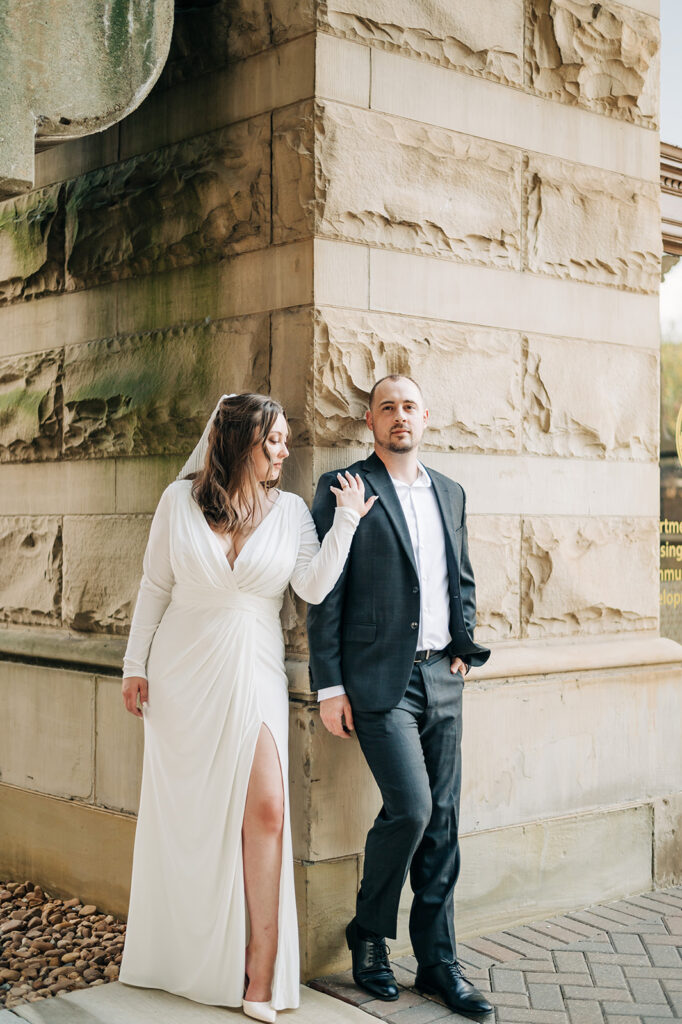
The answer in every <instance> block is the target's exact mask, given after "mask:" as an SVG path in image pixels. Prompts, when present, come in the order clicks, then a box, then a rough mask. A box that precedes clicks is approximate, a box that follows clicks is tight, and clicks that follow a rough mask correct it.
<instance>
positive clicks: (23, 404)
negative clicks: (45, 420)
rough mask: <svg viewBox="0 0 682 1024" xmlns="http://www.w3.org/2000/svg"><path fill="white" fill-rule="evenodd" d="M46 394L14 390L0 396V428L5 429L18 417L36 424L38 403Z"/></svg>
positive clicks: (38, 409)
mask: <svg viewBox="0 0 682 1024" xmlns="http://www.w3.org/2000/svg"><path fill="white" fill-rule="evenodd" d="M47 393H48V392H47V391H27V390H26V389H25V388H15V389H14V390H13V391H6V392H5V393H4V394H0V427H6V426H7V425H8V424H9V423H11V422H12V421H13V420H16V419H17V418H19V417H21V418H23V419H25V420H29V419H30V420H33V421H35V422H36V423H38V419H39V413H40V403H41V402H42V400H43V399H44V398H45V396H46V395H47Z"/></svg>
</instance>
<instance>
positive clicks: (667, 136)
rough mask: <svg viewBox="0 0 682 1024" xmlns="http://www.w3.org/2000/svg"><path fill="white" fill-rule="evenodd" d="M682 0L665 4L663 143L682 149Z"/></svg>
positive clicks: (662, 36) (662, 78) (662, 104)
mask: <svg viewBox="0 0 682 1024" xmlns="http://www.w3.org/2000/svg"><path fill="white" fill-rule="evenodd" d="M681 58H682V0H661V140H662V141H663V142H672V143H673V145H675V146H682V59H681Z"/></svg>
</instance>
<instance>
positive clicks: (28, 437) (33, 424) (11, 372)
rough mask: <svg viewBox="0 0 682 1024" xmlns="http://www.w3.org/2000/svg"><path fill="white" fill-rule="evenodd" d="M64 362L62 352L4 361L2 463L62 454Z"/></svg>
mask: <svg viewBox="0 0 682 1024" xmlns="http://www.w3.org/2000/svg"><path fill="white" fill-rule="evenodd" d="M61 363H62V353H61V352H60V351H52V352H44V353H43V352H41V353H39V354H36V355H25V356H24V355H22V356H14V357H12V358H9V359H3V360H1V361H0V462H15V461H17V462H33V461H35V460H39V459H49V458H54V457H56V456H57V455H59V451H60V447H61V437H60V427H61V409H60V404H61V400H60V397H59V383H60V380H59V378H60V374H61Z"/></svg>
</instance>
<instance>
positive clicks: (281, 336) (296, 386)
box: [270, 306, 315, 472]
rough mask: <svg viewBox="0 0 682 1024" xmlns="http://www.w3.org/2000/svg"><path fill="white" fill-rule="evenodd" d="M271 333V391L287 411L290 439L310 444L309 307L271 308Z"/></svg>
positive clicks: (312, 396) (311, 356)
mask: <svg viewBox="0 0 682 1024" xmlns="http://www.w3.org/2000/svg"><path fill="white" fill-rule="evenodd" d="M270 334H271V350H272V358H271V365H270V389H271V393H272V395H273V397H274V398H276V399H277V400H278V401H279V402H281V403H282V405H283V406H284V408H285V410H286V414H287V420H288V421H289V429H290V430H291V435H292V440H293V441H295V442H296V444H297V445H301V444H310V443H311V440H312V436H313V431H312V426H313V420H314V410H315V393H314V387H315V380H314V318H313V308H312V306H300V307H298V308H297V309H283V310H276V311H274V312H273V314H272V320H271V327H270ZM286 468H287V464H286V463H285V467H284V470H285V472H286Z"/></svg>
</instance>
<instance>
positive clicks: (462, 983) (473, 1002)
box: [414, 960, 493, 1017]
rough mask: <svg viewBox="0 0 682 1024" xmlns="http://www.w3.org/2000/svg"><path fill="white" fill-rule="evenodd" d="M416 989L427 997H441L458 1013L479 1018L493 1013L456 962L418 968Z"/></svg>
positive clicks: (486, 1001)
mask: <svg viewBox="0 0 682 1024" xmlns="http://www.w3.org/2000/svg"><path fill="white" fill-rule="evenodd" d="M414 987H415V988H416V989H417V991H418V992H423V993H424V994H425V995H432V996H434V995H435V996H440V997H441V999H442V1000H443V1002H444V1003H445V1005H446V1006H449V1007H450V1009H451V1010H456V1011H457V1012H458V1013H470V1014H473V1015H474V1016H477V1017H482V1016H483V1014H486V1013H492V1009H493V1008H492V1006H491V1005H490V1003H489V1002H488V1000H487V999H486V998H485V997H484V996H483V995H482V994H481V993H480V992H479V991H478V989H477V988H474V986H473V985H472V984H471V982H470V981H467V979H466V978H465V977H464V975H463V974H462V968H461V967H460V966H459V964H458V963H457V961H456V960H455V962H454V963H451V964H434V965H433V966H432V967H418V968H417V977H416V978H415V982H414Z"/></svg>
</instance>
